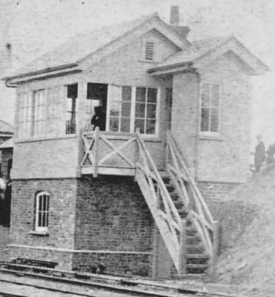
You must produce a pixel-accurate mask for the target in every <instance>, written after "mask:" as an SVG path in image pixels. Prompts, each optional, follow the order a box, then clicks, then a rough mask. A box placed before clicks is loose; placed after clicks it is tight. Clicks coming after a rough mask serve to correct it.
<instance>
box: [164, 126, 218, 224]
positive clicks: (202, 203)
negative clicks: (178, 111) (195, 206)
mask: <svg viewBox="0 0 275 297" xmlns="http://www.w3.org/2000/svg"><path fill="white" fill-rule="evenodd" d="M167 140H168V144H170V145H171V147H172V149H173V151H174V153H175V154H176V156H177V160H178V162H179V163H180V165H181V166H182V167H183V169H184V173H183V174H186V175H187V177H188V181H189V182H190V184H191V186H192V189H193V190H194V192H195V196H194V198H195V199H196V202H197V203H199V205H200V206H201V207H202V209H203V210H204V212H205V214H206V215H207V219H206V218H202V220H205V221H206V222H208V224H207V225H208V228H210V229H211V230H212V226H213V224H214V219H213V217H212V214H211V212H210V210H209V208H208V206H207V204H206V202H205V200H204V198H203V197H202V195H201V192H200V191H199V189H198V187H197V184H196V182H195V180H194V179H193V177H192V175H191V173H190V172H189V169H188V167H187V165H186V164H185V161H184V159H183V157H182V156H181V153H180V152H179V149H178V147H177V144H176V143H175V140H174V139H173V137H172V135H171V132H170V131H168V133H167Z"/></svg>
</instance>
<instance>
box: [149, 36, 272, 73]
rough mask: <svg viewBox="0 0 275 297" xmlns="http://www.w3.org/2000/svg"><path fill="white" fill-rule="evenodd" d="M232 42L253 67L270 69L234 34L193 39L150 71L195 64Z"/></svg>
mask: <svg viewBox="0 0 275 297" xmlns="http://www.w3.org/2000/svg"><path fill="white" fill-rule="evenodd" d="M230 42H231V43H232V42H233V43H234V44H235V45H237V47H238V48H239V49H240V51H239V53H240V52H241V51H242V52H243V54H244V55H247V57H248V59H247V60H250V62H251V63H253V64H254V65H253V67H255V68H257V67H258V68H259V69H260V68H261V70H262V71H267V70H268V68H267V67H266V66H265V65H264V64H263V63H262V62H261V61H260V60H258V59H257V58H256V57H255V56H254V55H253V54H251V53H250V52H249V51H248V50H247V49H246V48H245V47H244V46H243V45H242V44H241V43H240V42H239V41H238V40H237V39H236V38H235V37H234V36H224V37H215V38H208V39H202V40H198V41H193V42H192V44H191V46H189V47H188V48H187V49H185V50H182V51H180V52H178V53H176V54H175V55H173V56H172V57H169V58H168V59H167V60H166V61H164V62H161V63H159V64H158V65H157V66H156V67H154V68H152V69H150V70H149V72H154V71H157V70H160V69H166V68H172V67H176V66H179V65H184V64H187V63H189V64H195V63H196V62H198V61H199V60H202V59H203V58H204V57H206V56H207V55H208V54H211V53H213V52H214V51H217V50H218V49H219V48H222V47H223V46H224V45H227V44H230ZM235 49H236V47H235ZM256 64H257V65H256Z"/></svg>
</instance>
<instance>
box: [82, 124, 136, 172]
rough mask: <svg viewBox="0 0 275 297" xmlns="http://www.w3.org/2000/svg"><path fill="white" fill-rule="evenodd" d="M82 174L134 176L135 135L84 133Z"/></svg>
mask: <svg viewBox="0 0 275 297" xmlns="http://www.w3.org/2000/svg"><path fill="white" fill-rule="evenodd" d="M82 140H83V143H84V157H83V159H82V162H81V171H82V174H93V176H94V177H96V176H97V175H98V174H114V175H134V174H135V167H136V166H135V162H136V160H135V158H136V151H137V146H136V135H135V134H133V135H127V136H123V135H114V134H112V133H108V132H105V131H99V129H98V128H96V130H95V131H90V132H84V133H83V134H82Z"/></svg>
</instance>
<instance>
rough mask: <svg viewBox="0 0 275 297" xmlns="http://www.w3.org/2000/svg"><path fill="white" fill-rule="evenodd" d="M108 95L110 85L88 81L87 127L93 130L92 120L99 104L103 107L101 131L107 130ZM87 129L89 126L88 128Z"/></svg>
mask: <svg viewBox="0 0 275 297" xmlns="http://www.w3.org/2000/svg"><path fill="white" fill-rule="evenodd" d="M107 97H108V85H107V84H99V83H88V86H87V100H86V101H87V105H86V116H87V119H86V122H87V124H86V127H87V125H88V127H89V128H88V130H91V129H92V127H91V125H90V121H91V118H92V116H93V115H94V109H95V107H97V106H100V107H101V111H102V115H103V116H102V117H103V120H102V125H101V129H100V130H101V131H106V115H107ZM86 129H87V128H86Z"/></svg>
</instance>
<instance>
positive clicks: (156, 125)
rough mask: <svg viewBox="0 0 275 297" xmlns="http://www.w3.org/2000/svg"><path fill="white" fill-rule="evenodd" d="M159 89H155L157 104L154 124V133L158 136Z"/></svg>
mask: <svg viewBox="0 0 275 297" xmlns="http://www.w3.org/2000/svg"><path fill="white" fill-rule="evenodd" d="M160 95H161V88H157V102H156V105H157V106H156V123H155V129H156V130H155V133H156V135H159V113H160V98H161V96H160Z"/></svg>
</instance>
